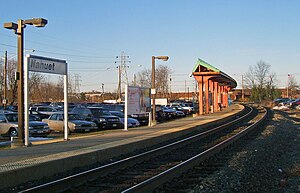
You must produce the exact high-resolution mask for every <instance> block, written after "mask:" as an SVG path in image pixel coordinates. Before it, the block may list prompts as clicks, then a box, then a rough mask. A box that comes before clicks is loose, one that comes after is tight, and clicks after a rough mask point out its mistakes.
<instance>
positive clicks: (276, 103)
mask: <svg viewBox="0 0 300 193" xmlns="http://www.w3.org/2000/svg"><path fill="white" fill-rule="evenodd" d="M289 100H290V99H289V98H278V99H275V100H274V101H273V103H274V105H275V106H276V105H279V103H282V102H287V101H289Z"/></svg>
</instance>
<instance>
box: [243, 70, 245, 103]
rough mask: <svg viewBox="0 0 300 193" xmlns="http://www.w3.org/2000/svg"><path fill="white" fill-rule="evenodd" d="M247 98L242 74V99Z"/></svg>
mask: <svg viewBox="0 0 300 193" xmlns="http://www.w3.org/2000/svg"><path fill="white" fill-rule="evenodd" d="M244 98H245V91H244V76H243V75H242V100H243V102H244Z"/></svg>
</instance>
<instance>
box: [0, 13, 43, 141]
mask: <svg viewBox="0 0 300 193" xmlns="http://www.w3.org/2000/svg"><path fill="white" fill-rule="evenodd" d="M26 24H27V25H34V26H35V27H44V26H45V25H46V24H47V20H46V19H43V18H33V19H28V20H22V19H19V20H18V24H16V23H13V22H9V23H4V28H6V29H11V30H14V31H15V34H16V35H17V36H18V68H17V73H16V80H17V81H18V143H19V144H23V143H24V64H23V62H24V55H23V54H24V53H23V52H24V28H25V27H26Z"/></svg>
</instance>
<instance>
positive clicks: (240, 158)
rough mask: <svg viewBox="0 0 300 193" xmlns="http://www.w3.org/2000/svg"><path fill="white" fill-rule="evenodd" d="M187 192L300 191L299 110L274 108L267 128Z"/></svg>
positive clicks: (236, 150) (262, 192) (267, 192)
mask: <svg viewBox="0 0 300 193" xmlns="http://www.w3.org/2000/svg"><path fill="white" fill-rule="evenodd" d="M189 192H205V193H208V192H218V193H219V192H224V193H225V192H226V193H227V192H230V193H231V192H233V193H235V192H236V193H244V192H258V193H265V192H266V193H269V192H274V193H278V192H279V193H281V192H282V193H283V192H284V193H294V192H300V112H296V111H289V112H282V111H273V113H272V115H271V116H270V118H269V121H268V122H267V123H266V127H264V128H262V129H261V130H260V131H259V132H258V133H257V134H256V135H255V136H254V137H253V138H252V139H248V140H247V141H246V142H245V143H243V144H242V145H240V146H239V147H238V148H237V149H235V151H234V152H232V157H231V158H230V159H229V160H228V163H227V164H225V166H223V167H222V168H220V170H218V171H216V172H214V173H213V174H211V175H210V176H209V177H207V178H205V179H204V180H202V181H201V182H200V183H199V184H197V186H196V187H194V188H193V190H190V191H189Z"/></svg>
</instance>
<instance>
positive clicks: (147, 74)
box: [136, 69, 151, 88]
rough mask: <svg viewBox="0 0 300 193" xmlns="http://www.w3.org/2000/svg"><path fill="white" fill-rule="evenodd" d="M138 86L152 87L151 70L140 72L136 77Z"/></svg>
mask: <svg viewBox="0 0 300 193" xmlns="http://www.w3.org/2000/svg"><path fill="white" fill-rule="evenodd" d="M136 84H137V85H138V86H140V87H149V88H150V87H151V70H150V69H145V70H142V71H140V72H138V74H137V76H136Z"/></svg>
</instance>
